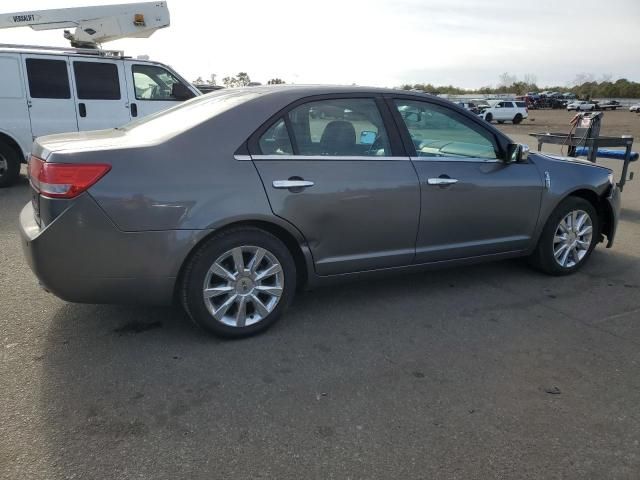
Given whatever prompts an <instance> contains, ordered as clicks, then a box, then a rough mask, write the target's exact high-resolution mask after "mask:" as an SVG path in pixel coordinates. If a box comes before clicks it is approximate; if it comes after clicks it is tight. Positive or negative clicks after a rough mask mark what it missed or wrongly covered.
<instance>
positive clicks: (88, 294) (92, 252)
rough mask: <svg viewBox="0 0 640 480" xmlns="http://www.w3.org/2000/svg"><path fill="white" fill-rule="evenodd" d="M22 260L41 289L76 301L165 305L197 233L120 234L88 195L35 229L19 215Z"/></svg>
mask: <svg viewBox="0 0 640 480" xmlns="http://www.w3.org/2000/svg"><path fill="white" fill-rule="evenodd" d="M20 234H21V240H22V248H23V251H24V255H25V258H26V260H27V262H28V264H29V266H30V268H31V270H32V271H33V273H34V274H35V275H36V277H37V278H38V280H39V281H40V283H41V284H42V286H43V287H44V288H45V290H47V291H49V292H51V293H53V294H54V295H56V296H58V297H60V298H61V299H63V300H67V301H70V302H79V303H139V304H152V305H166V304H170V303H171V302H172V300H173V292H174V287H175V282H176V277H177V275H178V272H179V269H180V266H181V264H182V262H183V260H184V259H185V258H186V256H187V254H188V252H189V250H190V248H192V246H193V245H194V244H195V242H196V241H197V239H196V238H195V237H197V236H198V235H197V234H198V232H197V231H192V230H178V231H175V230H171V231H158V232H123V231H121V230H119V229H118V228H117V227H116V226H115V225H114V224H113V222H112V221H111V220H110V219H109V217H108V216H107V215H106V214H105V213H104V211H103V210H102V209H101V208H100V207H99V206H98V204H97V203H96V202H95V200H94V199H93V198H92V197H91V196H90V195H89V194H83V195H81V196H80V197H78V198H77V199H76V200H74V202H73V204H71V206H70V207H69V208H68V209H67V210H65V211H64V212H63V213H61V214H60V215H59V216H58V217H57V218H56V219H55V220H54V221H53V222H52V223H50V224H49V225H47V226H46V227H44V228H41V227H40V226H39V225H38V224H37V222H36V220H35V218H34V211H33V207H32V205H31V203H29V204H27V205H25V207H24V208H23V209H22V212H21V213H20Z"/></svg>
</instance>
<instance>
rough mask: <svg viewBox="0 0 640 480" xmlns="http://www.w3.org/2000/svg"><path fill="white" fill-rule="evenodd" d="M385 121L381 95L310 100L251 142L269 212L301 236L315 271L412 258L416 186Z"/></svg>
mask: <svg viewBox="0 0 640 480" xmlns="http://www.w3.org/2000/svg"><path fill="white" fill-rule="evenodd" d="M380 107H382V110H381V109H380ZM383 119H386V120H383ZM390 125H393V122H390V112H389V111H388V110H387V108H386V106H385V105H384V103H383V102H382V100H380V99H377V100H376V99H375V98H373V97H362V98H351V97H349V98H342V97H341V98H316V99H313V100H307V101H302V102H298V103H296V104H294V105H293V106H292V107H290V109H289V110H288V111H286V112H285V113H283V114H282V115H280V116H278V117H277V118H275V119H273V121H272V122H270V123H268V124H267V125H265V126H264V128H263V129H261V130H260V131H259V132H257V133H256V135H254V137H253V139H252V140H251V141H250V150H251V153H252V155H251V157H252V159H253V162H254V164H255V166H256V168H257V169H258V172H259V174H260V176H261V178H262V181H263V183H264V187H265V190H266V192H267V196H268V198H269V202H270V204H271V208H272V210H273V212H274V213H275V214H276V215H278V216H279V217H281V218H283V219H285V220H287V221H288V222H290V223H291V224H292V225H294V226H295V227H296V228H297V229H298V230H299V231H300V232H301V233H302V234H303V235H304V237H305V239H306V241H307V243H308V245H309V247H310V249H311V253H312V255H313V260H314V263H315V268H316V272H317V273H318V274H319V275H333V274H342V273H348V272H357V271H363V270H373V269H380V268H388V267H396V266H401V265H409V264H411V263H412V262H413V259H414V254H415V239H416V234H417V229H418V222H419V209H420V187H419V184H418V177H417V175H416V172H415V170H414V168H413V165H412V164H411V161H410V160H409V157H408V156H406V155H403V154H402V147H401V143H400V140H399V137H398V133H397V130H395V129H392V128H390ZM393 128H395V127H393Z"/></svg>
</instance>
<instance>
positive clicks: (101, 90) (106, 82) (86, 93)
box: [73, 62, 121, 100]
mask: <svg viewBox="0 0 640 480" xmlns="http://www.w3.org/2000/svg"><path fill="white" fill-rule="evenodd" d="M73 73H74V75H75V79H76V91H77V93H78V99H80V100H120V98H121V97H120V77H119V76H118V66H117V65H115V64H113V63H107V62H73Z"/></svg>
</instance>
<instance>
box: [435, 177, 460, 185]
mask: <svg viewBox="0 0 640 480" xmlns="http://www.w3.org/2000/svg"><path fill="white" fill-rule="evenodd" d="M427 183H428V184H429V185H453V184H454V183H458V180H457V179H455V178H429V179H427Z"/></svg>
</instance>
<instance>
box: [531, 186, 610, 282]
mask: <svg viewBox="0 0 640 480" xmlns="http://www.w3.org/2000/svg"><path fill="white" fill-rule="evenodd" d="M599 235H600V223H599V219H598V214H597V212H596V210H595V208H594V207H593V205H591V203H589V202H588V201H587V200H585V199H583V198H579V197H569V198H567V199H565V200H564V201H563V202H562V203H560V205H558V207H556V209H555V210H554V211H553V213H552V214H551V216H550V217H549V219H548V220H547V223H546V224H545V226H544V229H543V231H542V234H541V235H540V239H539V241H538V245H537V247H536V250H535V251H534V253H533V254H532V255H531V257H530V261H531V264H532V265H533V266H534V267H536V268H538V269H539V270H542V271H543V272H545V273H548V274H550V275H568V274H571V273H573V272H575V271H577V270H579V269H580V268H581V267H582V266H583V265H584V264H585V263H586V262H587V260H588V259H589V257H590V256H591V252H592V251H593V249H594V248H595V246H596V244H597V243H598V238H599Z"/></svg>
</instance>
